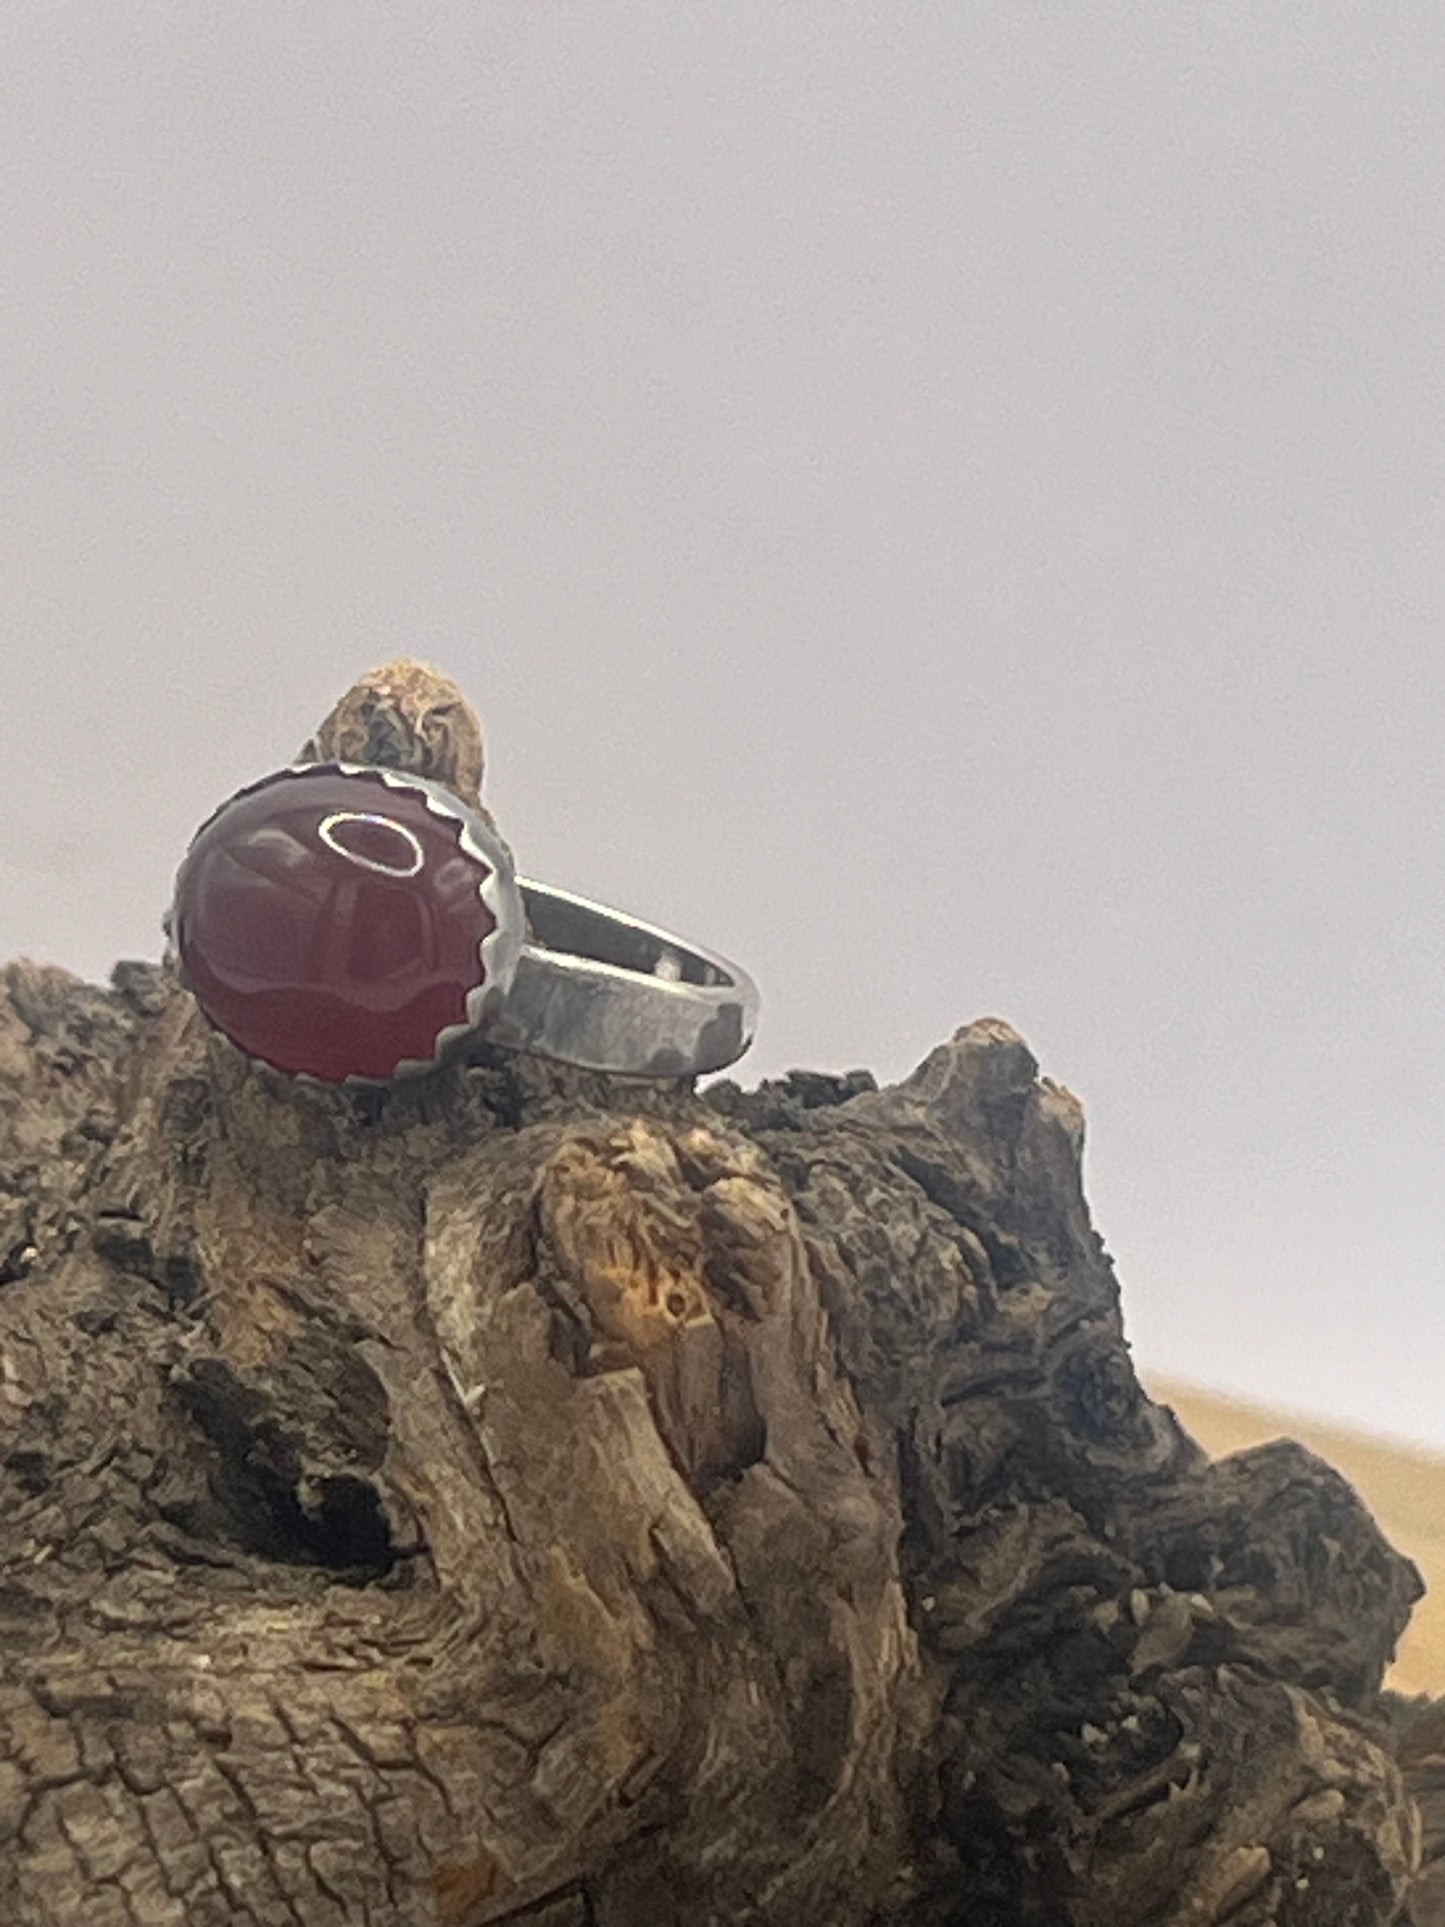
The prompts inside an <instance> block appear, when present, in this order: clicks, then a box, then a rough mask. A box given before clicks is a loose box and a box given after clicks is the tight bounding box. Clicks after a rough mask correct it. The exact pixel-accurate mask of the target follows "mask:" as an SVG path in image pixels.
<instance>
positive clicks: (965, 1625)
mask: <svg viewBox="0 0 1445 1927" xmlns="http://www.w3.org/2000/svg"><path fill="white" fill-rule="evenodd" d="M1081 1145H1082V1121H1081V1113H1080V1109H1079V1106H1078V1104H1077V1103H1076V1101H1075V1100H1074V1099H1073V1098H1072V1097H1071V1096H1070V1095H1069V1094H1068V1093H1067V1092H1066V1091H1064V1090H1063V1089H1061V1088H1060V1087H1059V1086H1057V1085H1055V1084H1053V1083H1051V1082H1050V1081H1049V1080H1048V1079H1046V1078H1042V1077H1040V1076H1039V1074H1038V1067H1037V1065H1036V1063H1035V1061H1034V1059H1033V1057H1032V1056H1031V1055H1030V1053H1029V1051H1028V1049H1027V1047H1026V1046H1025V1045H1024V1043H1023V1042H1022V1040H1021V1039H1020V1038H1019V1037H1018V1036H1017V1035H1016V1034H1015V1033H1014V1032H1013V1031H1012V1030H1010V1029H1009V1028H1008V1026H1007V1025H1005V1024H1002V1023H999V1022H997V1021H985V1022H982V1023H976V1024H973V1025H971V1026H969V1027H968V1028H966V1029H964V1030H961V1031H960V1032H959V1033H958V1035H957V1036H956V1037H954V1038H953V1039H952V1040H951V1041H949V1042H948V1043H945V1044H943V1045H941V1046H940V1047H939V1048H938V1049H937V1050H936V1051H934V1052H933V1053H932V1055H931V1056H930V1057H929V1058H928V1059H927V1060H926V1061H925V1062H924V1063H923V1064H922V1065H921V1066H920V1067H919V1069H918V1070H917V1071H916V1072H915V1073H914V1074H913V1075H912V1076H911V1077H909V1078H908V1079H907V1080H905V1081H904V1082H903V1083H902V1084H900V1085H898V1086H896V1087H894V1088H891V1089H885V1090H878V1089H876V1088H874V1087H873V1084H872V1080H871V1079H870V1078H868V1077H866V1076H865V1075H862V1074H854V1075H852V1076H850V1077H846V1078H836V1077H827V1076H821V1075H803V1074H798V1075H795V1076H793V1077H791V1078H789V1079H786V1080H783V1081H782V1082H780V1083H775V1084H767V1085H764V1086H763V1087H762V1088H761V1089H759V1090H757V1091H755V1092H751V1093H745V1092H743V1091H742V1090H740V1089H739V1088H738V1087H737V1086H735V1085H732V1084H723V1085H720V1086H717V1087H715V1088H714V1089H713V1090H712V1091H711V1092H710V1093H706V1094H703V1095H699V1094H697V1093H696V1092H695V1091H694V1090H693V1089H692V1088H691V1087H690V1086H689V1085H687V1084H686V1083H677V1084H673V1085H644V1084H624V1083H622V1082H621V1081H610V1080H608V1079H606V1078H603V1077H600V1076H594V1075H590V1074H585V1073H580V1072H572V1071H567V1070H564V1069H561V1068H559V1067H556V1066H551V1065H547V1064H544V1063H541V1062H539V1061H537V1060H532V1059H527V1058H523V1057H508V1056H506V1055H504V1054H503V1053H501V1052H492V1053H489V1051H488V1050H487V1048H486V1047H485V1046H481V1045H479V1046H477V1047H476V1048H474V1049H473V1051H472V1053H471V1055H470V1057H468V1058H466V1059H464V1060H459V1061H456V1062H454V1063H452V1064H450V1065H448V1066H447V1067H445V1068H443V1069H442V1070H441V1071H439V1072H437V1073H435V1074H434V1075H432V1076H430V1077H428V1078H425V1079H421V1080H419V1081H417V1082H415V1083H411V1084H399V1085H398V1086H396V1087H395V1088H394V1089H392V1090H389V1091H385V1092H381V1093H375V1094H369V1095H354V1094H347V1093H342V1092H334V1091H326V1090H322V1089H318V1088H314V1087H307V1086H289V1085H286V1084H285V1083H283V1081H282V1080H280V1079H278V1078H275V1077H273V1076H272V1075H271V1074H270V1073H266V1072H262V1071H260V1070H258V1069H257V1068H255V1067H253V1066H250V1065H248V1064H246V1063H245V1062H243V1061H242V1060H241V1059H240V1057H239V1056H238V1055H237V1054H236V1053H235V1052H234V1051H233V1050H232V1049H231V1048H230V1046H228V1045H226V1044H225V1043H224V1042H223V1041H222V1040H220V1039H219V1038H218V1037H216V1036H215V1035H214V1034H213V1033H212V1032H211V1031H210V1030H209V1028H208V1027H207V1026H206V1025H205V1023H204V1022H203V1021H202V1020H201V1019H200V1017H199V1015H198V1013H197V1012H196V1010H195V1007H194V1005H193V1003H192V1000H191V998H190V996H189V994H188V993H187V992H186V991H185V990H184V989H183V988H182V987H181V986H180V985H179V983H178V982H177V981H176V978H175V976H174V974H173V973H172V971H171V970H170V969H169V968H167V967H151V966H144V965H126V966H122V967H120V968H119V969H118V970H117V972H116V975H115V978H114V981H113V984H112V986H111V987H110V988H109V989H104V990H102V989H97V988H94V987H91V986H87V985H84V984H82V983H80V982H78V981H77V980H76V979H74V978H72V977H70V976H68V975H67V974H65V973H63V972H61V971H58V970H54V969H48V968H43V967H39V966H34V965H29V964H24V963H18V964H12V965H10V966H8V967H6V968H5V969H4V970H3V971H0V1482H3V1483H0V1491H3V1511H0V1921H3V1922H4V1923H13V1924H14V1927H62V1924H63V1927H72V1924H73V1923H76V1922H84V1923H85V1927H181V1923H186V1927H222V1923H226V1924H230V1923H246V1924H247V1927H262V1923H264V1924H265V1927H342V1924H343V1923H344V1924H346V1927H422V1924H423V1923H425V1924H426V1927H482V1923H487V1922H494V1921H508V1922H517V1923H521V1922H526V1923H529V1927H701V1924H704V1923H718V1924H719V1927H722V1924H723V1923H759V1927H763V1924H765V1927H800V1924H802V1923H808V1924H809V1927H1216V1923H1217V1924H1218V1927H1224V1923H1229V1927H1267V1924H1269V1927H1384V1924H1385V1923H1389V1922H1401V1921H1408V1920H1413V1921H1414V1923H1415V1927H1438V1923H1440V1922H1445V1902H1442V1901H1441V1900H1440V1898H1439V1897H1438V1896H1437V1898H1436V1900H1435V1901H1433V1902H1432V1901H1431V1900H1430V1897H1429V1889H1430V1871H1429V1869H1430V1865H1431V1864H1433V1863H1432V1862H1431V1860H1430V1858H1429V1856H1430V1855H1431V1854H1433V1853H1434V1852H1435V1850H1436V1849H1437V1847H1438V1846H1439V1844H1440V1834H1441V1833H1442V1831H1445V1813H1442V1812H1440V1811H1438V1809H1439V1808H1440V1807H1441V1806H1442V1805H1445V1797H1442V1795H1441V1793H1440V1792H1439V1786H1440V1785H1442V1784H1445V1768H1442V1766H1441V1765H1440V1764H1438V1763H1439V1762H1440V1761H1441V1760H1442V1759H1445V1740H1442V1734H1441V1733H1440V1732H1438V1731H1436V1728H1437V1727H1438V1726H1439V1721H1438V1719H1437V1717H1436V1715H1435V1714H1434V1712H1433V1711H1432V1709H1429V1708H1422V1707H1405V1706H1401V1705H1394V1706H1391V1705H1390V1704H1388V1703H1387V1701H1386V1700H1385V1699H1383V1698H1382V1696H1381V1693H1380V1684H1381V1678H1382V1673H1383V1670H1384V1667H1385V1665H1386V1663H1387V1661H1388V1658H1389V1655H1390V1653H1391V1651H1392V1648H1393V1646H1394V1644H1395V1641H1396V1639H1397V1638H1398V1636H1399V1634H1400V1632H1401V1630H1402V1628H1403V1626H1404V1624H1405V1622H1406V1619H1407V1617H1408V1613H1409V1608H1410V1605H1411V1602H1412V1601H1413V1599H1414V1598H1415V1597H1416V1596H1417V1595H1418V1592H1419V1581H1418V1577H1417V1575H1416V1573H1415V1571H1414V1568H1413V1567H1412V1566H1410V1565H1409V1564H1408V1562H1407V1561H1405V1560H1404V1559H1402V1558H1400V1557H1399V1556H1398V1555H1397V1554H1396V1553H1394V1552H1393V1551H1392V1550H1391V1549H1390V1547H1389V1546H1388V1545H1387V1544H1386V1543H1385V1542H1384V1540H1383V1539H1382V1538H1381V1536H1380V1534H1379V1532H1378V1530H1377V1529H1376V1527H1375V1525H1374V1524H1373V1522H1372V1520H1371V1519H1370V1517H1369V1515H1368V1514H1367V1513H1366V1512H1365V1510H1364V1508H1363V1507H1362V1505H1361V1503H1360V1501H1359V1500H1358V1499H1357V1497H1356V1496H1355V1494H1354V1493H1353V1491H1352V1490H1351V1489H1350V1488H1349V1487H1348V1486H1347V1485H1346V1484H1345V1483H1344V1481H1343V1480H1342V1479H1341V1478H1339V1477H1338V1476H1337V1475H1336V1474H1335V1473H1334V1472H1332V1471H1331V1470H1330V1468H1329V1467H1328V1466H1327V1465H1325V1464H1323V1463H1322V1462H1321V1461H1320V1460H1319V1459H1317V1458H1314V1457H1312V1456H1311V1455H1310V1454H1309V1453H1307V1452H1305V1451H1304V1450H1303V1449H1301V1448H1300V1447H1299V1446H1297V1445H1293V1444H1288V1443H1278V1444H1275V1445H1270V1446H1266V1447H1263V1448H1260V1449H1258V1450H1254V1451H1249V1452H1245V1453H1241V1454H1238V1455H1237V1456H1235V1457H1233V1458H1231V1459H1227V1460H1224V1461H1222V1462H1219V1463H1211V1462H1209V1461H1208V1460H1207V1459H1206V1457H1205V1455H1204V1454H1203V1453H1202V1452H1201V1451H1200V1450H1199V1449H1198V1448H1197V1447H1196V1446H1195V1445H1194V1444H1193V1442H1192V1441H1191V1440H1190V1439H1189V1438H1188V1437H1187V1436H1186V1435H1185V1434H1184V1432H1183V1431H1182V1430H1181V1428H1180V1427H1179V1425H1178V1424H1177V1423H1176V1422H1175V1420H1174V1418H1173V1415H1172V1414H1171V1413H1170V1412H1168V1411H1167V1410H1165V1409H1161V1408H1160V1407H1158V1406H1156V1405H1154V1404H1152V1403H1151V1402H1150V1401H1149V1399H1148V1398H1147V1397H1145V1395H1144V1394H1143V1392H1142V1391H1141V1389H1140V1387H1139V1384H1138V1382H1137V1380H1136V1378H1135V1375H1134V1372H1133V1369H1132V1367H1131V1364H1130V1360H1129V1355H1128V1350H1127V1346H1126V1344H1125V1340H1124V1336H1123V1330H1122V1326H1121V1321H1120V1315H1119V1299H1118V1290H1117V1286H1116V1281H1115V1278H1114V1274H1113V1270H1112V1267H1111V1265H1110V1262H1109V1259H1108V1256H1107V1254H1106V1252H1105V1250H1104V1248H1103V1246H1102V1244H1101V1243H1100V1240H1099V1238H1098V1236H1097V1235H1096V1233H1095V1232H1094V1230H1093V1228H1092V1226H1091V1223H1090V1219H1089V1213H1088V1210H1087V1207H1086V1204H1085V1200H1084V1196H1083V1192H1082V1188H1081V1183H1080V1152H1081ZM1432 1722H1433V1724H1432ZM1407 1775H1409V1776H1411V1778H1412V1783H1413V1785H1414V1788H1415V1791H1416V1792H1417V1793H1418V1794H1419V1797H1420V1800H1421V1801H1422V1802H1423V1803H1424V1810H1425V1817H1426V1820H1427V1821H1428V1822H1430V1823H1431V1824H1430V1825H1429V1826H1428V1827H1427V1829H1426V1832H1425V1839H1426V1863H1425V1872H1424V1873H1423V1874H1421V1873H1420V1868H1421V1864H1422V1847H1421V1840H1422V1827H1421V1817H1420V1807H1419V1806H1417V1804H1416V1801H1415V1799H1414V1798H1412V1795H1411V1791H1410V1789H1409V1788H1408V1787H1407V1784H1406V1776H1407ZM1432 1775H1433V1776H1434V1777H1433V1778H1432ZM1432 1800H1433V1802H1434V1806H1435V1809H1437V1810H1435V1811H1432V1806H1431V1802H1432ZM1412 1891H1413V1894H1414V1896H1415V1897H1414V1899H1413V1900H1412ZM1412 1907H1413V1908H1414V1909H1415V1912H1414V1913H1413V1914H1412V1912H1411V1909H1412Z"/></svg>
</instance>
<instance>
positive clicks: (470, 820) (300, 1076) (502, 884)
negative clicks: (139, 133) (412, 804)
mask: <svg viewBox="0 0 1445 1927" xmlns="http://www.w3.org/2000/svg"><path fill="white" fill-rule="evenodd" d="M322 773H328V774H335V775H340V776H344V777H353V778H360V779H364V780H366V781H367V782H369V783H381V784H384V785H385V786H386V787H387V788H388V789H392V790H397V791H402V792H406V793H408V794H410V795H413V796H417V797H420V798H421V800H422V802H423V804H424V805H425V807H426V809H427V811H428V813H429V814H431V815H433V816H436V817H439V818H442V819H444V820H445V821H447V822H450V823H455V824H456V825H457V826H458V827H457V842H458V846H459V847H460V849H461V850H462V852H463V853H464V854H465V855H466V856H468V857H469V858H470V859H471V860H472V862H473V864H474V865H475V866H476V875H477V895H478V897H479V899H480V901H481V903H482V904H483V906H484V907H485V909H486V911H487V913H488V915H489V916H490V917H491V919H492V928H491V930H490V931H488V932H487V934H486V935H485V936H484V937H482V938H481V940H480V942H479V943H478V945H477V981H476V983H475V984H474V985H473V986H472V987H471V988H470V989H469V990H468V991H467V992H466V996H465V1011H466V1016H465V1018H464V1019H462V1020H460V1021H459V1022H457V1023H454V1024H448V1025H446V1026H445V1027H444V1028H443V1029H442V1030H440V1031H439V1032H438V1033H437V1035H436V1037H435V1039H434V1040H433V1047H432V1051H431V1054H430V1055H429V1056H426V1057H406V1058H403V1059H401V1061H400V1062H399V1063H397V1064H396V1065H395V1067H394V1068H393V1069H392V1070H391V1071H390V1072H388V1073H387V1074H386V1075H385V1076H370V1075H361V1074H359V1073H354V1072H353V1073H351V1074H349V1075H348V1076H346V1077H344V1078H339V1079H331V1078H326V1077H321V1076H318V1075H317V1074H316V1073H315V1072H313V1071H307V1070H291V1069H289V1068H287V1067H286V1066H284V1065H278V1064H273V1063H271V1061H270V1060H269V1059H268V1058H266V1057H264V1056H262V1055H259V1054H258V1053H256V1052H254V1051H252V1050H249V1049H247V1047H246V1046H245V1045H242V1044H239V1043H237V1042H236V1040H235V1039H234V1038H231V1037H230V1036H229V1035H228V1033H227V1032H226V1030H225V1028H224V1026H223V1025H220V1024H218V1023H216V1022H215V1020H214V1019H213V1018H211V1017H210V1015H209V1013H207V1012H205V1010H204V1008H203V1007H202V1014H203V1015H204V1016H205V1017H206V1020H207V1022H208V1023H210V1024H211V1025H212V1028H213V1029H215V1030H216V1031H217V1032H218V1033H219V1034H220V1035H221V1036H223V1037H226V1038H227V1041H228V1042H229V1043H230V1044H231V1045H232V1047H233V1048H234V1049H236V1050H239V1051H240V1052H241V1053H242V1055H243V1056H245V1057H247V1058H249V1059H250V1060H251V1061H252V1062H253V1063H258V1064H263V1065H265V1067H266V1069H267V1070H268V1071H269V1072H271V1073H272V1074H273V1075H274V1076H277V1077H280V1078H284V1079H286V1080H287V1081H288V1082H294V1083H300V1084H309V1085H315V1086H317V1087H318V1088H321V1089H325V1090H377V1089H384V1088H386V1087H387V1086H388V1085H390V1084H393V1083H395V1082H396V1081H397V1080H398V1079H402V1078H414V1077H420V1076H423V1075H425V1074H426V1073H427V1072H429V1071H432V1070H435V1069H436V1068H437V1066H438V1065H439V1064H441V1063H442V1062H443V1060H444V1059H446V1058H447V1057H449V1056H450V1055H451V1054H452V1053H453V1052H454V1051H455V1049H456V1048H457V1046H458V1045H459V1044H460V1043H461V1042H462V1041H463V1040H464V1039H466V1038H468V1037H471V1036H473V1035H475V1033H476V1032H477V1031H478V1030H480V1029H481V1028H482V1026H483V1025H485V1023H486V1022H487V1020H488V1019H489V1018H490V1017H491V1016H492V1015H493V1013H494V1012H495V1011H496V1010H497V1009H498V1007H499V1006H500V1005H501V1004H502V1002H503V1001H504V1000H505V998H506V996H507V993H508V991H509V990H510V989H511V987H512V981H513V979H514V977H515V976H516V972H517V964H518V960H519V958H520V956H521V952H522V944H523V941H524V938H525V934H526V913H525V911H524V909H523V906H522V897H521V892H520V890H519V889H518V886H517V875H516V866H515V864H514V862H513V860H512V853H511V851H510V849H508V847H507V845H506V843H505V842H504V841H503V840H502V838H501V837H500V836H499V835H498V834H497V833H496V831H495V830H493V829H492V828H491V827H490V826H489V825H488V824H487V822H486V821H485V819H484V818H483V817H482V816H480V815H479V814H478V812H477V811H476V810H473V809H469V808H468V807H467V805H466V804H465V803H463V802H462V801H461V800H460V799H459V798H458V797H456V796H454V795H453V794H452V793H451V791H450V790H448V789H446V788H445V787H444V786H443V785H442V784H440V783H437V782H434V781H433V780H432V779H431V778H429V777H425V776H417V775H413V774H412V773H411V772H410V771H409V770H397V769H385V768H382V767H381V766H380V765H378V764H372V763H346V762H339V761H328V762H324V763H292V764H289V765H287V766H286V767H285V768H283V769H279V770H273V771H272V772H271V773H270V774H269V775H266V776H263V777H260V778H258V780H257V781H256V782H254V783H247V784H245V785H244V786H243V787H242V788H241V789H238V790H236V791H235V792H234V793H233V794H232V795H231V796H228V797H227V798H226V800H225V802H223V803H221V804H220V805H219V806H218V807H217V808H216V809H214V810H212V811H211V813H210V814H209V815H208V816H207V817H206V819H205V821H204V822H202V823H201V824H200V825H199V827H198V828H197V830H196V832H195V834H194V835H193V836H192V838H191V841H190V843H189V845H188V846H187V851H186V857H187V858H188V857H189V856H190V854H191V851H192V850H194V848H195V846H196V844H197V843H198V842H199V841H200V839H201V838H202V837H203V836H204V835H205V833H206V831H207V830H208V829H210V827H211V826H212V824H214V823H215V822H216V821H217V819H218V818H219V817H221V816H223V815H224V814H225V813H226V811H227V810H229V809H230V808H231V807H232V806H233V805H235V804H236V803H239V802H240V801H242V799H243V798H245V797H248V796H253V795H255V794H256V792H257V791H258V790H263V789H268V788H271V787H273V786H275V785H277V784H280V783H285V782H290V781H302V780H304V779H305V778H307V777H314V776H316V775H318V774H322ZM185 864H186V858H183V859H182V861H181V864H180V866H179V868H178V869H177V872H176V885H177V891H179V886H180V882H181V878H182V875H183V873H184V870H185ZM175 923H176V899H175V897H174V896H173V898H172V907H171V911H170V913H169V914H168V916H167V918H166V928H167V931H168V932H173V931H174V928H175ZM182 980H183V981H184V968H183V967H182ZM198 1005H199V1000H198Z"/></svg>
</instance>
